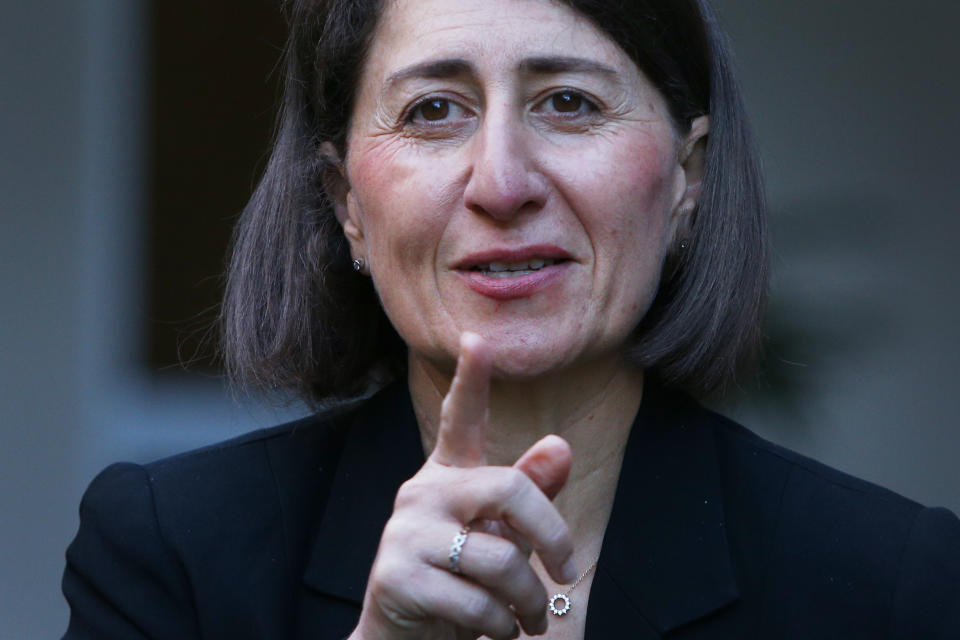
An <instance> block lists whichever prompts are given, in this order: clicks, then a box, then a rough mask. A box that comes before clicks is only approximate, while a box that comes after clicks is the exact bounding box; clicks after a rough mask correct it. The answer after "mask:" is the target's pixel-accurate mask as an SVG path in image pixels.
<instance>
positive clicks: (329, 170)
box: [320, 142, 366, 258]
mask: <svg viewBox="0 0 960 640" xmlns="http://www.w3.org/2000/svg"><path fill="white" fill-rule="evenodd" d="M320 158H321V160H322V162H323V171H322V173H321V175H320V180H321V183H322V184H323V190H324V192H326V194H327V198H329V199H330V203H331V205H332V206H333V213H334V215H335V216H336V217H337V222H339V223H340V226H341V227H342V228H343V233H344V235H345V236H346V237H347V241H348V242H349V243H350V254H351V255H352V256H353V257H354V258H363V257H365V256H366V247H365V244H364V237H363V225H362V224H361V223H360V221H359V219H358V216H357V206H356V200H355V199H354V198H353V193H352V191H351V189H350V180H349V179H348V178H347V169H346V166H345V165H344V163H343V160H341V158H340V153H339V152H338V151H337V148H336V147H335V146H334V145H333V143H332V142H324V143H323V144H321V145H320Z"/></svg>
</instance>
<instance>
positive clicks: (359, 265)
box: [353, 258, 363, 273]
mask: <svg viewBox="0 0 960 640" xmlns="http://www.w3.org/2000/svg"><path fill="white" fill-rule="evenodd" d="M353 270H354V271H356V272H357V273H360V272H361V271H363V260H362V259H361V258H357V259H356V260H354V261H353Z"/></svg>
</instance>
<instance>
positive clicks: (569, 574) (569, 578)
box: [560, 555, 577, 584]
mask: <svg viewBox="0 0 960 640" xmlns="http://www.w3.org/2000/svg"><path fill="white" fill-rule="evenodd" d="M560 571H561V572H562V573H563V580H564V582H566V583H567V584H569V583H571V582H573V581H574V580H576V579H577V565H576V564H575V563H574V562H573V555H571V556H570V557H569V558H567V561H566V562H564V563H563V568H561V569H560Z"/></svg>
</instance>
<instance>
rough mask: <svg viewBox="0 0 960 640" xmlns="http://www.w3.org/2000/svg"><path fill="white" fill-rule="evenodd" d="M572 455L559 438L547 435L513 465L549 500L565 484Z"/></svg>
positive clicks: (563, 441)
mask: <svg viewBox="0 0 960 640" xmlns="http://www.w3.org/2000/svg"><path fill="white" fill-rule="evenodd" d="M572 463H573V454H572V453H571V451H570V445H569V444H568V443H567V441H566V440H564V439H563V438H561V437H560V436H555V435H549V436H546V437H545V438H542V439H541V440H539V441H537V442H536V443H535V444H534V445H533V446H532V447H530V448H529V449H527V450H526V452H524V454H523V455H522V456H520V458H519V459H518V460H517V461H516V462H515V463H514V464H513V468H514V469H519V470H520V471H523V473H524V474H526V476H527V477H528V478H530V479H531V480H533V484H535V485H537V487H539V488H540V491H543V493H544V494H545V495H546V496H547V497H548V498H549V499H551V500H553V499H554V498H555V497H557V494H558V493H560V490H561V489H563V486H564V485H565V484H566V483H567V477H568V476H569V475H570V465H571V464H572Z"/></svg>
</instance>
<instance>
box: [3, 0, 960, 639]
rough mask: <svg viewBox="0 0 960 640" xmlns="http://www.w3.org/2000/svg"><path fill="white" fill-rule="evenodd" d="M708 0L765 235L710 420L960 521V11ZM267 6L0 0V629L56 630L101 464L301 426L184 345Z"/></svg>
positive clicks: (254, 114) (262, 108)
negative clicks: (748, 326) (748, 134)
mask: <svg viewBox="0 0 960 640" xmlns="http://www.w3.org/2000/svg"><path fill="white" fill-rule="evenodd" d="M715 2H716V5H717V7H718V9H719V11H720V13H721V16H722V19H723V22H724V23H725V24H726V26H727V28H728V30H729V32H730V34H731V38H732V41H733V44H734V49H735V51H736V53H737V57H738V60H739V66H740V69H741V72H742V80H743V85H744V90H745V94H746V98H747V102H748V107H749V110H750V112H751V114H752V115H753V119H754V123H755V127H756V132H757V137H758V139H759V143H760V148H761V151H762V155H763V159H764V163H765V168H766V173H767V177H768V182H769V195H770V204H771V214H772V223H773V235H774V258H773V267H774V282H773V299H772V303H771V309H770V322H769V331H768V333H769V347H770V348H769V355H768V358H767V361H766V364H765V367H764V370H763V374H762V375H761V376H760V378H759V379H758V381H757V382H756V383H755V384H752V385H749V386H745V387H744V389H742V390H741V392H740V393H737V394H735V395H734V396H732V397H731V398H728V399H727V400H725V401H724V402H723V403H722V404H721V405H720V406H721V408H722V409H723V410H724V411H726V412H727V413H730V414H732V415H734V416H735V417H736V418H738V419H739V420H741V421H743V422H744V423H746V424H747V425H748V426H749V427H751V428H752V429H754V430H755V431H757V432H759V433H760V434H762V435H764V436H765V437H768V438H770V439H772V440H774V441H776V442H779V443H782V444H784V445H786V446H788V447H791V448H794V449H797V450H799V451H801V452H803V453H806V454H808V455H811V456H813V457H816V458H818V459H820V460H822V461H823V462H826V463H827V464H830V465H832V466H835V467H839V468H840V469H842V470H845V471H848V472H850V473H853V474H855V475H858V476H861V477H864V478H866V479H868V480H871V481H874V482H878V483H880V484H883V485H885V486H887V487H890V488H892V489H894V490H896V491H898V492H900V493H903V494H905V495H907V496H908V497H910V498H913V499H916V500H919V501H921V502H924V503H927V504H939V505H945V506H948V507H950V508H952V509H954V510H955V511H960V473H958V462H957V461H958V457H960V432H958V429H957V426H956V425H957V409H958V397H960V384H958V382H957V380H956V377H955V376H956V369H957V364H958V363H960V341H958V340H957V338H956V337H955V335H954V332H955V331H956V328H957V327H958V326H960V296H958V285H957V281H958V278H960V269H958V265H960V258H958V256H957V248H956V247H955V244H956V240H955V239H956V238H957V236H958V231H960V206H958V205H957V197H956V195H955V191H956V189H957V187H958V184H960V181H958V180H957V177H956V176H955V174H956V172H957V171H958V169H960V162H958V160H957V156H956V153H957V148H958V146H960V126H958V124H957V121H956V118H957V115H956V114H958V113H960V83H958V82H957V81H956V78H957V73H956V71H955V69H954V68H953V66H954V63H955V61H956V60H958V59H960V41H958V39H957V38H956V35H955V25H956V24H958V22H960V4H958V3H953V2H944V1H943V0H916V1H915V2H912V3H910V4H909V8H907V7H908V5H906V4H905V3H902V2H895V1H893V0H871V1H870V2H857V1H853V0H847V1H846V2H836V1H835V0H803V1H802V2H801V1H799V0H789V1H788V0H783V1H780V2H776V3H774V2H769V0H715ZM276 4H277V2H276V1H275V0H248V1H247V2H244V3H240V2H231V1H229V0H204V2H189V1H187V0H46V1H44V2H36V3H27V2H14V1H13V0H0V7H2V11H0V16H2V19H0V77H2V79H3V83H2V85H0V638H2V639H4V640H6V639H8V638H10V639H20V638H41V637H59V635H60V634H62V632H63V631H64V630H65V628H66V622H67V615H68V611H67V606H66V603H65V602H64V600H63V598H62V596H61V594H60V589H59V581H60V574H61V572H62V570H63V563H64V560H63V552H64V550H65V548H66V546H67V544H68V543H69V541H70V540H71V538H72V536H73V534H74V533H75V531H76V527H77V522H78V520H77V506H78V504H79V500H80V496H81V494H82V492H83V490H84V488H85V487H86V485H87V484H88V483H89V481H90V480H91V479H92V477H93V476H94V475H95V474H96V472H97V471H98V470H99V469H101V468H102V467H103V466H105V465H106V464H108V463H110V462H112V461H115V460H119V459H124V460H133V461H141V462H142V461H147V460H150V459H154V458H157V457H160V456H164V455H168V454H170V453H174V452H177V451H181V450H184V449H188V448H192V447H195V446H199V445H201V444H206V443H209V442H213V441H216V440H220V439H223V438H226V437H229V436H232V435H237V434H240V433H243V432H245V431H248V430H250V429H253V428H257V427H260V426H267V425H271V424H275V423H277V422H280V421H283V420H286V419H288V418H291V417H295V416H298V415H301V414H302V413H303V412H304V411H303V409H302V408H301V407H298V406H296V405H292V406H286V407H273V406H269V405H266V404H264V403H262V402H258V401H257V400H256V399H247V398H245V399H234V398H231V397H230V395H229V393H228V392H227V391H226V389H225V388H224V385H223V383H222V380H221V379H220V378H219V376H218V374H217V372H216V369H215V367H214V366H213V365H212V364H211V362H210V360H209V357H208V355H209V349H208V348H207V347H206V346H205V343H204V339H203V338H204V336H205V332H206V328H207V327H209V323H210V321H211V320H212V318H213V315H214V314H215V308H214V305H215V304H216V300H217V297H218V295H219V291H220V285H221V281H220V279H219V272H220V269H221V266H222V264H223V259H224V251H225V247H226V242H227V241H228V238H229V232H230V228H231V225H232V223H233V221H234V219H235V217H236V215H237V214H238V212H239V210H240V208H241V207H242V206H243V204H244V202H245V200H246V198H247V197H248V196H249V194H250V191H251V189H252V187H253V185H254V183H255V181H256V177H257V175H258V172H259V171H260V170H261V168H262V166H263V163H264V160H265V154H266V153H267V151H268V146H269V133H270V128H271V124H272V121H273V109H274V107H275V100H276V86H277V82H278V75H277V71H276V69H275V64H276V59H277V56H278V54H279V48H280V46H281V44H282V41H283V30H282V24H281V21H280V20H279V16H278V14H277V9H276V6H275V5H276ZM181 361H187V362H190V363H191V366H190V367H189V370H184V369H183V368H182V367H181V366H179V365H178V364H177V363H178V362H181Z"/></svg>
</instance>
